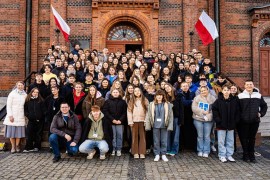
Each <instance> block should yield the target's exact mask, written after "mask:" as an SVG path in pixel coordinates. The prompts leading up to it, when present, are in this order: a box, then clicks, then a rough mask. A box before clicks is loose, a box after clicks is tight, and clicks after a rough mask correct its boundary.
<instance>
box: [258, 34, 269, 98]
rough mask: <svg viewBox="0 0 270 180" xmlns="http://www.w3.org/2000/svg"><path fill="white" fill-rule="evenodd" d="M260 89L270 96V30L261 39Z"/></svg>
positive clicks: (263, 93)
mask: <svg viewBox="0 0 270 180" xmlns="http://www.w3.org/2000/svg"><path fill="white" fill-rule="evenodd" d="M260 91H261V93H262V95H264V96H270V32H268V33H266V34H265V35H264V36H263V37H262V38H261V40H260Z"/></svg>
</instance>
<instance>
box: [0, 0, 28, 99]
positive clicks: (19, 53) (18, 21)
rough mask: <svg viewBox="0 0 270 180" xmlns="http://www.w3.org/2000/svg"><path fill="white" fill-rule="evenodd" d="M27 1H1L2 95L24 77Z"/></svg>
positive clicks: (0, 74)
mask: <svg viewBox="0 0 270 180" xmlns="http://www.w3.org/2000/svg"><path fill="white" fill-rule="evenodd" d="M25 13H26V12H25V1H20V0H6V1H1V2H0V14H1V16H0V49H1V52H0V64H1V65H0V79H1V82H0V90H1V91H0V96H2V95H3V94H6V93H7V92H8V91H9V90H10V88H11V87H12V86H14V84H15V83H14V82H16V81H18V80H22V79H23V77H24V74H25V72H24V68H22V67H24V59H25V45H24V44H25V33H24V31H25V19H24V18H25Z"/></svg>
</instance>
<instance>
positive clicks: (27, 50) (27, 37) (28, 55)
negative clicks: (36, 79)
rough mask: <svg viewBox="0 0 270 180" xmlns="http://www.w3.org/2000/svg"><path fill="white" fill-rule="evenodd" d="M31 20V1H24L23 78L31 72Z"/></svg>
mask: <svg viewBox="0 0 270 180" xmlns="http://www.w3.org/2000/svg"><path fill="white" fill-rule="evenodd" d="M31 19H32V0H27V1H26V32H25V77H26V76H28V74H30V72H31Z"/></svg>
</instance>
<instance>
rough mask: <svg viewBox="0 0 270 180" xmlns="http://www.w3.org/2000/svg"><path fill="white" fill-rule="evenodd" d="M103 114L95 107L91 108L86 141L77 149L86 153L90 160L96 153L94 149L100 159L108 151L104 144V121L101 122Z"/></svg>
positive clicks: (107, 146)
mask: <svg viewBox="0 0 270 180" xmlns="http://www.w3.org/2000/svg"><path fill="white" fill-rule="evenodd" d="M103 117H104V115H103V113H102V112H101V111H100V107H99V106H97V105H94V106H92V108H91V112H90V114H89V118H90V120H91V123H92V125H91V128H90V131H89V134H88V139H87V140H85V141H84V142H83V143H82V144H81V145H80V147H79V151H80V152H82V153H88V156H87V159H92V158H93V157H94V155H95V153H96V150H95V148H98V149H99V151H100V159H102V160H103V159H105V158H106V156H105V154H106V153H107V152H108V151H109V145H108V143H107V142H106V140H104V139H105V136H106V132H105V128H104V125H105V122H104V121H105V120H103Z"/></svg>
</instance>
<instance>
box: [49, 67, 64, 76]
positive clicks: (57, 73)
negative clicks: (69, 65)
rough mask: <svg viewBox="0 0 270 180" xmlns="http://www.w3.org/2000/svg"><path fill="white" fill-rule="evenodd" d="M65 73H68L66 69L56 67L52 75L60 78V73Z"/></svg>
mask: <svg viewBox="0 0 270 180" xmlns="http://www.w3.org/2000/svg"><path fill="white" fill-rule="evenodd" d="M61 71H63V72H64V73H66V71H67V70H66V69H65V68H64V67H62V66H61V67H55V68H54V69H53V70H52V73H53V74H55V75H56V76H57V77H58V76H59V73H60V72H61Z"/></svg>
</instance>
